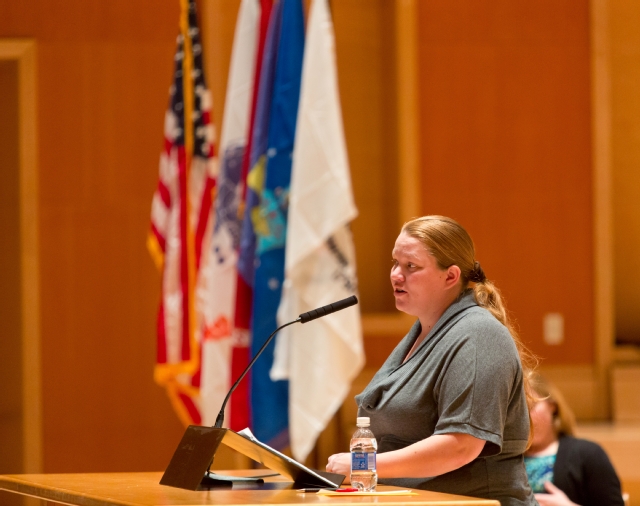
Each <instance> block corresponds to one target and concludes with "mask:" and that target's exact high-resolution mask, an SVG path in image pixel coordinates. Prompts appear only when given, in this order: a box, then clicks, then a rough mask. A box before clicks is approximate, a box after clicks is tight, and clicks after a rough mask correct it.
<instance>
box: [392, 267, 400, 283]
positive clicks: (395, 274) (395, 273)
mask: <svg viewBox="0 0 640 506" xmlns="http://www.w3.org/2000/svg"><path fill="white" fill-rule="evenodd" d="M401 279H402V269H400V267H399V266H398V265H394V266H393V267H391V280H392V281H393V280H401Z"/></svg>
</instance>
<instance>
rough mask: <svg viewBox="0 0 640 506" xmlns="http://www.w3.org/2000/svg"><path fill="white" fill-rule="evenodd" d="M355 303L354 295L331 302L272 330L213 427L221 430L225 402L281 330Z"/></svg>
mask: <svg viewBox="0 0 640 506" xmlns="http://www.w3.org/2000/svg"><path fill="white" fill-rule="evenodd" d="M357 303H358V298H357V297H356V296H355V295H352V296H351V297H347V298H346V299H342V300H338V301H336V302H332V303H331V304H327V305H326V306H322V307H319V308H317V309H312V310H311V311H307V312H306V313H302V314H301V315H299V316H298V318H297V319H296V320H293V321H290V322H288V323H285V324H284V325H280V326H279V327H278V328H277V329H276V330H274V331H273V332H272V333H271V335H270V336H269V337H268V338H267V340H266V341H265V342H264V344H263V345H262V347H261V348H260V349H259V350H258V353H256V354H255V356H254V357H253V358H252V359H251V362H249V365H247V367H246V368H245V370H244V371H243V372H242V374H241V375H240V377H239V378H238V379H237V380H236V382H235V383H234V384H233V386H232V387H231V389H230V390H229V393H228V394H227V396H226V397H225V398H224V401H223V402H222V407H221V408H220V412H219V413H218V416H217V417H216V423H215V425H214V427H215V428H218V429H220V428H222V424H223V423H224V408H225V407H226V406H227V402H228V401H229V398H230V397H231V394H232V393H233V391H234V390H235V389H236V388H237V386H238V385H239V384H240V382H241V381H242V379H243V378H244V377H245V376H246V374H247V373H248V372H249V369H251V367H252V366H253V364H254V362H255V361H256V360H258V357H259V356H260V355H261V354H262V352H263V351H264V350H265V348H266V347H267V345H268V344H269V343H270V342H271V340H272V339H273V336H275V335H276V333H277V332H278V331H279V330H282V329H283V328H285V327H288V326H289V325H293V324H294V323H298V322H300V323H307V322H310V321H311V320H315V319H316V318H322V317H323V316H327V315H329V314H331V313H335V312H336V311H341V310H343V309H346V308H348V307H351V306H354V305H356V304H357Z"/></svg>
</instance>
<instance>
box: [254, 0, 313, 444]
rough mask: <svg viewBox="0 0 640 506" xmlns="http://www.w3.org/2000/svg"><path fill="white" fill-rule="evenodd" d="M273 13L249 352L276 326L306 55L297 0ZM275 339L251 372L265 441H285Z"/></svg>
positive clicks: (284, 390)
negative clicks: (274, 40) (274, 372)
mask: <svg viewBox="0 0 640 506" xmlns="http://www.w3.org/2000/svg"><path fill="white" fill-rule="evenodd" d="M279 4H280V5H279V9H278V8H276V9H274V14H273V15H279V16H280V17H281V21H280V23H281V30H280V37H279V41H278V45H277V56H276V66H275V75H274V81H273V89H272V94H271V100H270V107H269V110H270V114H269V122H268V132H267V150H266V157H265V163H264V165H263V167H262V168H263V170H264V172H263V173H262V174H261V175H260V183H261V189H258V188H259V187H258V185H255V186H254V189H255V190H257V191H256V195H257V196H258V197H259V204H258V206H257V207H256V208H254V209H253V210H252V212H251V218H252V222H253V230H254V232H255V237H256V262H255V277H254V287H253V322H252V342H251V349H252V355H255V353H256V352H257V351H258V350H259V349H260V347H262V345H263V344H264V342H265V341H266V339H267V337H268V336H269V334H271V332H272V331H273V330H274V329H275V328H276V327H277V325H278V324H277V321H276V314H277V311H278V306H279V304H280V296H281V293H282V282H283V279H284V253H285V245H286V232H287V212H288V206H289V184H290V181H291V161H292V153H293V145H294V140H295V132H296V119H297V115H298V101H299V98H300V80H301V75H302V59H303V53H304V13H303V7H302V1H301V0H281V1H280V2H279ZM274 347H275V343H274V342H272V343H270V345H269V347H268V348H267V349H266V350H265V353H264V356H262V357H261V358H260V359H259V360H258V361H257V362H256V363H255V366H254V369H253V371H252V376H251V396H252V397H251V412H252V414H253V419H252V421H253V423H252V426H253V431H254V433H255V435H256V437H257V438H258V439H260V440H261V441H265V442H266V443H267V444H269V445H271V446H274V447H277V448H284V447H285V446H288V444H289V433H288V425H289V416H288V411H289V382H288V381H272V380H271V378H270V377H269V371H270V370H271V366H272V364H273V350H274Z"/></svg>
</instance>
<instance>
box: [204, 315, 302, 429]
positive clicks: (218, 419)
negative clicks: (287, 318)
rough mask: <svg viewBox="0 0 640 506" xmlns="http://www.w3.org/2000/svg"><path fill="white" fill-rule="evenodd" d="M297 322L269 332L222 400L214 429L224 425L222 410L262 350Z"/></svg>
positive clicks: (295, 321) (296, 321)
mask: <svg viewBox="0 0 640 506" xmlns="http://www.w3.org/2000/svg"><path fill="white" fill-rule="evenodd" d="M299 321H300V318H298V319H297V320H293V321H292V322H289V323H285V324H284V325H280V326H279V327H278V328H277V329H276V330H274V331H273V332H271V335H270V336H269V337H267V340H266V341H265V342H264V344H263V345H262V347H261V348H260V349H259V350H258V353H256V354H255V356H254V357H253V358H252V359H251V362H249V365H248V366H247V367H246V368H245V370H244V371H243V372H242V374H241V375H240V377H239V378H238V379H237V380H236V382H235V383H234V384H233V386H232V387H231V390H229V393H228V394H227V396H226V397H225V398H224V401H223V402H222V407H221V408H220V413H218V416H217V417H216V424H215V425H214V427H216V428H218V429H219V428H222V424H223V423H224V408H225V407H226V406H227V401H228V400H229V397H231V394H232V393H233V391H234V390H235V389H236V387H237V386H238V385H239V384H240V382H241V381H242V378H244V377H245V376H246V375H247V373H248V372H249V369H251V366H252V365H253V363H254V362H255V361H256V360H258V357H259V356H260V355H261V354H262V352H263V351H264V349H265V348H266V347H267V345H268V344H269V343H270V342H271V339H273V336H275V335H276V333H277V332H278V331H279V330H282V329H283V328H285V327H288V326H289V325H293V324H294V323H298V322H299Z"/></svg>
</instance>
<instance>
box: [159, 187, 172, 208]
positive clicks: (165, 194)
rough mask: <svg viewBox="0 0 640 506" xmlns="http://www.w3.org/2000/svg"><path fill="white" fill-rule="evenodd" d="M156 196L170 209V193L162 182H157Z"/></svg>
mask: <svg viewBox="0 0 640 506" xmlns="http://www.w3.org/2000/svg"><path fill="white" fill-rule="evenodd" d="M157 191H158V195H160V198H161V199H162V203H163V204H164V205H165V206H166V207H171V192H169V188H167V186H166V185H165V184H164V183H163V182H162V181H158V190H157Z"/></svg>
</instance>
